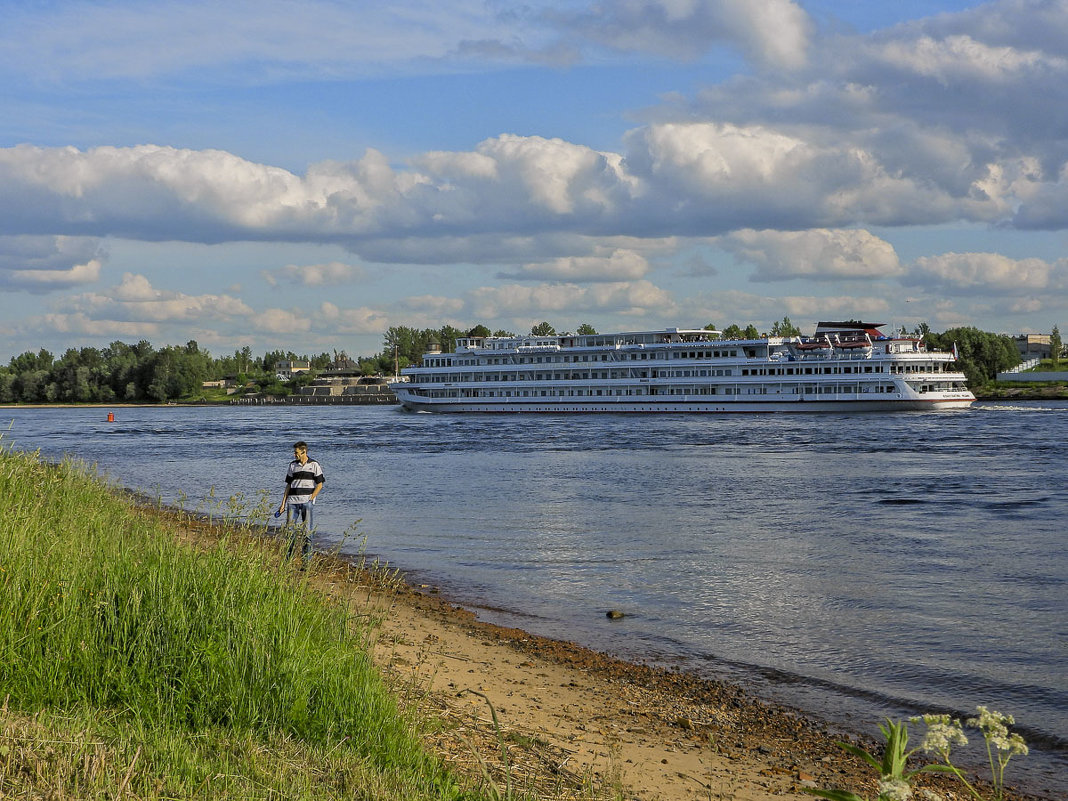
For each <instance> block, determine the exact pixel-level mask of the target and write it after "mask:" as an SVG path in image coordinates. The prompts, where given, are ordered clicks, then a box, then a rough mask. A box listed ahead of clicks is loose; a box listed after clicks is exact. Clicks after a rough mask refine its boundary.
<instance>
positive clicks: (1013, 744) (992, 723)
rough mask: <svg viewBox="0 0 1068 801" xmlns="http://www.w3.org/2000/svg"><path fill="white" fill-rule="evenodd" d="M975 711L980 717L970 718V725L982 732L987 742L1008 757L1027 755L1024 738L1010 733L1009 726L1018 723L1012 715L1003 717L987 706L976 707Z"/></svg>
mask: <svg viewBox="0 0 1068 801" xmlns="http://www.w3.org/2000/svg"><path fill="white" fill-rule="evenodd" d="M975 711H976V712H978V713H979V717H977V718H968V725H969V726H975V727H976V728H977V729H979V730H980V731H982V732H983V737H984V738H986V741H987V742H988V743H990V744H991V745H992V746H994V748H996V749H997V750H998V751H999V752H1000V753H1002V754H1004V755H1006V756H1008V757H1011V756H1015V755H1016V754H1021V755H1023V754H1026V753H1027V744H1026V743H1025V742H1024V739H1023V737H1021V736H1020V735H1019V734H1015V733H1012V732H1010V731H1009V726H1010V725H1012V724H1013V723H1015V722H1016V719H1015V718H1014V717H1013V716H1012V715H1003V714H1001V713H1000V712H995V711H994V710H992V709H987V708H986V707H985V706H979V707H976V708H975Z"/></svg>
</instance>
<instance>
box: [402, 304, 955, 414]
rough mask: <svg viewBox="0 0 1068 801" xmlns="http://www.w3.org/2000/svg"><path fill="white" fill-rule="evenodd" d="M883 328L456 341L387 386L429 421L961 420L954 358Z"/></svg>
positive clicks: (834, 325)
mask: <svg viewBox="0 0 1068 801" xmlns="http://www.w3.org/2000/svg"><path fill="white" fill-rule="evenodd" d="M883 325H885V324H884V323H862V322H856V321H848V322H821V323H820V324H819V325H818V326H817V328H816V333H815V334H814V335H813V336H812V337H760V338H757V339H720V338H719V332H717V331H709V330H705V329H682V328H668V329H665V330H662V331H633V332H627V333H619V334H583V335H578V334H562V335H555V336H535V335H527V336H509V337H461V338H459V339H457V340H456V350H455V352H454V353H442V352H441V351H440V350H439V349H432V350H430V351H428V352H427V353H426V354H424V355H423V358H422V363H421V364H420V365H419V366H417V367H407V368H405V369H404V370H403V371H402V375H403V380H401V381H398V382H395V383H393V384H391V385H390V388H391V389H392V390H393V391H394V392H395V393H396V395H397V399H398V400H399V401H400V403H401V404H402V405H403V406H404V408H406V409H408V410H411V411H427V412H679V413H692V412H701V413H722V412H832V411H833V412H840V411H896V410H909V409H913V410H914V409H933V408H938V409H964V408H967V407H968V406H970V405H971V404H972V403H973V402H974V401H975V396H974V395H973V394H972V393H971V392H970V391H969V389H968V387H967V385H966V383H965V376H964V373H963V372H961V371H960V370H959V369H958V368H957V366H956V364H955V361H956V357H955V355H954V354H953V353H948V352H945V351H929V350H927V349H926V347H925V346H924V343H923V341H922V338H918V337H909V336H886V335H884V334H883V333H882V332H881V331H880V330H879V329H880V328H882V327H883Z"/></svg>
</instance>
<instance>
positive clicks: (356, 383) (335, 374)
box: [285, 370, 397, 405]
mask: <svg viewBox="0 0 1068 801" xmlns="http://www.w3.org/2000/svg"><path fill="white" fill-rule="evenodd" d="M389 381H390V379H388V378H383V377H382V376H366V375H358V374H355V373H353V372H351V371H347V370H336V371H334V370H328V371H325V372H323V373H320V374H319V375H318V376H316V378H315V380H314V381H312V382H311V383H310V384H308V385H307V386H305V387H301V388H300V389H298V390H297V391H296V392H295V393H293V394H292V395H290V396H289V397H288V398H286V399H285V402H286V403H296V404H316V403H321V404H333V403H338V404H344V403H356V404H368V405H370V404H386V403H396V402H397V396H396V395H394V394H393V390H391V389H390V388H389Z"/></svg>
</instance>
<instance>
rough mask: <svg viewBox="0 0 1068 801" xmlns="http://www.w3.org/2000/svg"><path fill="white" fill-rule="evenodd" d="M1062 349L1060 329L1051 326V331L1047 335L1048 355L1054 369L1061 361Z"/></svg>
mask: <svg viewBox="0 0 1068 801" xmlns="http://www.w3.org/2000/svg"><path fill="white" fill-rule="evenodd" d="M1062 347H1064V346H1063V345H1062V344H1061V329H1059V328H1058V327H1057V326H1053V330H1052V331H1051V332H1050V335H1049V355H1050V358H1051V359H1052V360H1053V366H1054V367H1056V366H1057V365H1058V364H1059V363H1060V360H1061V348H1062Z"/></svg>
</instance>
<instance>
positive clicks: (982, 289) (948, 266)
mask: <svg viewBox="0 0 1068 801" xmlns="http://www.w3.org/2000/svg"><path fill="white" fill-rule="evenodd" d="M909 279H910V280H911V281H912V282H914V283H915V284H917V285H924V286H930V287H932V288H934V289H939V290H943V291H952V292H955V293H964V294H988V295H992V294H997V295H1011V296H1019V295H1033V294H1035V293H1042V292H1044V291H1046V290H1047V289H1051V288H1054V287H1055V288H1056V289H1058V290H1062V291H1063V290H1064V289H1068V259H1058V260H1057V261H1055V262H1047V261H1044V260H1043V259H1012V258H1009V257H1007V256H1003V255H1001V254H999V253H943V254H940V255H937V256H925V257H921V258H919V259H916V262H915V264H914V265H913V267H912V269H911V271H910V274H909Z"/></svg>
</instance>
